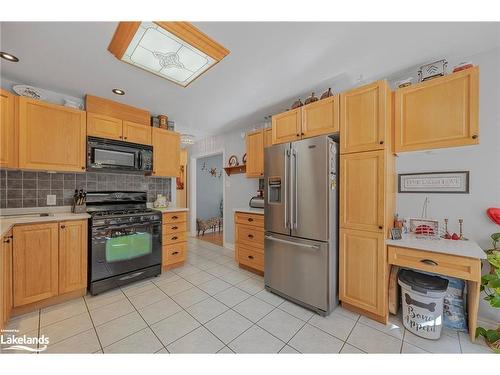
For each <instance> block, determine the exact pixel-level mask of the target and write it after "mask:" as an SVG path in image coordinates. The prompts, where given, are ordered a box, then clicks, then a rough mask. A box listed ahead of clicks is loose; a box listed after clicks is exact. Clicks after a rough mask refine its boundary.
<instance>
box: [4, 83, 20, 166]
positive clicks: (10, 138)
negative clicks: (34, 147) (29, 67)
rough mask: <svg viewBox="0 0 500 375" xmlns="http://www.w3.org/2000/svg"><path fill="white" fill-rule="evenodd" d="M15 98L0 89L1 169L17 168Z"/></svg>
mask: <svg viewBox="0 0 500 375" xmlns="http://www.w3.org/2000/svg"><path fill="white" fill-rule="evenodd" d="M15 100H16V99H15V96H14V95H13V94H11V93H10V92H8V91H6V90H3V89H0V167H4V168H15V167H17V154H16V146H17V139H16V126H15V120H14V116H15Z"/></svg>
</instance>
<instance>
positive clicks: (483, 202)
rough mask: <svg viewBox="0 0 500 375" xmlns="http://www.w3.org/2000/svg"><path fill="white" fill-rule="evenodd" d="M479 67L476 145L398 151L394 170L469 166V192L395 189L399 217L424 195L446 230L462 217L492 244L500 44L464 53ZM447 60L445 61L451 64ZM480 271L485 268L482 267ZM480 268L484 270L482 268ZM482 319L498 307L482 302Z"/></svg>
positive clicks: (469, 229) (499, 188)
mask: <svg viewBox="0 0 500 375" xmlns="http://www.w3.org/2000/svg"><path fill="white" fill-rule="evenodd" d="M462 61H471V62H473V63H474V64H477V65H479V67H480V93H479V95H480V102H479V103H480V104H479V108H480V112H479V129H480V130H479V136H480V137H479V145H477V146H469V147H460V148H453V149H441V150H433V151H428V152H408V153H402V154H400V155H399V156H398V158H397V159H396V160H397V162H396V166H397V171H398V173H408V172H426V171H458V170H466V171H470V194H398V197H397V212H398V213H399V215H400V216H402V217H405V218H409V217H419V216H420V214H421V209H422V203H423V201H424V199H425V197H426V196H428V197H429V198H430V206H429V210H428V217H431V218H435V219H439V220H440V222H441V223H442V219H443V218H449V219H450V223H451V224H450V226H449V230H450V231H455V232H457V233H458V230H459V228H458V218H463V219H464V232H465V233H464V234H465V236H466V237H468V238H470V239H473V240H474V241H476V242H478V243H479V245H480V246H481V247H482V248H483V249H488V248H491V241H490V234H491V233H494V232H500V226H498V225H496V224H494V223H493V222H492V221H490V220H489V219H488V217H487V216H486V213H485V210H486V209H487V208H488V207H500V109H499V107H500V94H499V90H500V49H496V50H493V51H489V52H486V53H481V54H478V55H475V56H469V57H465V58H464V59H463V60H462ZM453 65H454V62H450V64H449V66H453ZM483 269H484V271H487V270H488V267H483ZM484 271H483V272H484ZM479 315H480V316H481V317H482V318H486V319H489V320H493V321H497V322H500V310H498V309H497V310H496V311H495V310H493V309H492V308H490V307H489V306H487V304H486V303H482V304H481V308H480V313H479Z"/></svg>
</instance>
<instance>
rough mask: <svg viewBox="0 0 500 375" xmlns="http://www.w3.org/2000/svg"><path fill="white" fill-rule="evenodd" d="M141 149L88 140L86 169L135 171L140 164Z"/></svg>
mask: <svg viewBox="0 0 500 375" xmlns="http://www.w3.org/2000/svg"><path fill="white" fill-rule="evenodd" d="M140 152H141V150H140V149H138V148H134V147H127V146H121V145H116V144H112V143H109V144H108V143H104V142H95V141H89V143H88V150H87V154H88V155H87V167H88V169H94V170H99V169H118V170H125V171H137V170H139V169H140V164H141V155H140Z"/></svg>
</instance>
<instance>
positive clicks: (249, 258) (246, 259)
mask: <svg viewBox="0 0 500 375" xmlns="http://www.w3.org/2000/svg"><path fill="white" fill-rule="evenodd" d="M238 262H239V263H241V264H244V265H245V266H248V267H251V268H255V269H257V270H260V271H264V254H263V253H258V252H256V251H252V250H250V249H247V248H245V247H241V246H238Z"/></svg>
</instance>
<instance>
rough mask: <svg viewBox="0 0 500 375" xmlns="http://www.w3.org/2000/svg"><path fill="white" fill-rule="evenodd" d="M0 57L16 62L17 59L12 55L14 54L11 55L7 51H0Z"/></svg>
mask: <svg viewBox="0 0 500 375" xmlns="http://www.w3.org/2000/svg"><path fill="white" fill-rule="evenodd" d="M0 57H1V58H2V59H5V60H7V61H11V62H18V61H19V59H18V58H17V57H16V56H14V55H11V54H10V53H7V52H0Z"/></svg>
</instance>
